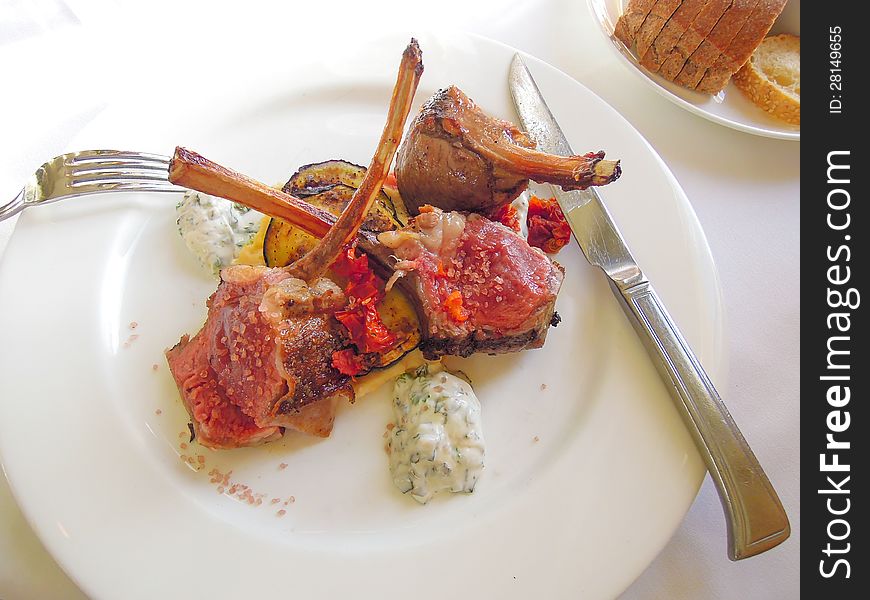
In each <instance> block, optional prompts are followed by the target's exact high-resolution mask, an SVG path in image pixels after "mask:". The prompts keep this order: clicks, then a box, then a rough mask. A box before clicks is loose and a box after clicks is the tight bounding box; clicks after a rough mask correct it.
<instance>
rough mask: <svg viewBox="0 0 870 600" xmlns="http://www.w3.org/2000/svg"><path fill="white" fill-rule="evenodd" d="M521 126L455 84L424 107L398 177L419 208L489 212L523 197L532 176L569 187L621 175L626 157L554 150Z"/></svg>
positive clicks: (410, 201) (413, 206)
mask: <svg viewBox="0 0 870 600" xmlns="http://www.w3.org/2000/svg"><path fill="white" fill-rule="evenodd" d="M534 148H535V143H534V141H533V140H532V139H531V138H529V136H528V135H526V134H525V133H523V132H522V131H520V130H519V129H517V127H516V126H514V125H513V124H511V123H509V122H507V121H501V120H499V119H494V118H492V117H490V116H489V115H487V114H486V113H484V112H483V111H482V110H481V109H480V108H479V107H478V106H477V105H476V104H475V103H474V102H473V101H472V100H471V99H470V98H469V97H468V96H466V95H465V94H464V93H463V92H462V90H460V89H459V88H457V87H456V86H451V87H449V88H446V89H443V90H440V91H438V92H436V93H435V95H434V96H432V97H431V98H430V99H429V100H428V101H427V102H426V104H425V105H424V106H423V108H422V110H421V111H420V114H419V115H418V116H417V118H416V119H415V120H414V122H413V123H412V125H411V129H410V131H409V132H408V135H407V137H406V138H405V141H404V142H403V143H402V147H401V148H400V149H399V154H398V156H397V157H396V179H397V182H398V186H399V193H400V194H401V196H402V199H403V200H404V202H405V205H406V206H407V207H408V209H409V210H410V211H411V212H412V214H413V213H416V212H418V211H419V209H420V207H421V206H424V205H427V204H428V205H432V206H437V207H438V208H441V209H444V210H448V211H452V210H459V211H471V212H480V213H488V212H490V211H491V210H492V209H495V208H497V207H499V206H502V205H504V204H507V203H509V202H511V201H512V200H514V199H515V198H516V197H517V196H519V195H520V194H521V193H522V192H523V191H524V190H525V189H526V188H527V187H528V183H529V179H533V180H534V181H537V182H540V183H552V184H555V185H559V186H561V187H562V188H563V189H565V190H574V189H585V188H587V187H589V186H593V185H595V186H600V185H605V184H608V183H610V182H611V181H614V180H616V179H617V178H618V177H619V175H620V168H619V161H612V160H604V152H600V151H599V152H590V153H588V154H585V155H583V156H554V155H550V154H545V153H543V152H539V151H537V150H535V149H534Z"/></svg>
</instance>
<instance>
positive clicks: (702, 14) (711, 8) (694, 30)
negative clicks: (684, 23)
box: [659, 0, 731, 81]
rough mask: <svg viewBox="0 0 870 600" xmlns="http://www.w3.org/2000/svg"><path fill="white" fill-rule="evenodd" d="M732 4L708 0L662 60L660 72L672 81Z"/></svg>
mask: <svg viewBox="0 0 870 600" xmlns="http://www.w3.org/2000/svg"><path fill="white" fill-rule="evenodd" d="M730 6H731V0H708V2H707V4H705V5H704V8H702V9H701V10H700V11H699V12H698V16H696V17H695V19H694V20H693V21H692V24H691V25H689V27H688V28H687V29H686V31H684V32H683V35H681V36H680V39H679V40H677V43H676V44H675V45H674V49H673V50H672V51H671V52H670V53H669V54H668V56H667V58H666V59H665V60H664V61H663V62H662V66H661V68H660V69H659V73H661V75H662V76H663V77H664V78H665V79H669V80H671V81H673V80H674V78H675V77H676V76H677V75H678V74H679V73H680V70H682V68H683V65H684V64H686V59H688V58H689V55H690V54H692V52H694V51H695V50H696V49H697V48H698V46H700V45H701V42H703V41H704V38H706V37H707V36H708V35H709V34H710V31H711V30H712V29H713V27H715V25H716V23H718V22H719V18H720V17H721V16H722V15H723V14H725V11H726V10H728V8H729V7H730Z"/></svg>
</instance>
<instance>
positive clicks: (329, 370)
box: [166, 265, 353, 448]
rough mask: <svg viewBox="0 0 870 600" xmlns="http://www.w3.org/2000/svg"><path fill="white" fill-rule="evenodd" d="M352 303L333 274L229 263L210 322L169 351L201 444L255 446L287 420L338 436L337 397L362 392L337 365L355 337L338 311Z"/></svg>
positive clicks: (212, 301) (210, 302)
mask: <svg viewBox="0 0 870 600" xmlns="http://www.w3.org/2000/svg"><path fill="white" fill-rule="evenodd" d="M344 302H345V298H344V295H343V294H342V292H341V290H340V289H339V288H338V287H337V286H336V285H335V284H334V283H332V282H331V281H329V280H326V279H321V280H318V281H315V282H314V283H313V284H312V285H311V286H309V285H308V284H306V283H305V282H304V281H301V280H299V279H295V278H292V277H291V276H290V274H289V273H287V272H286V271H285V270H283V269H269V268H266V267H250V266H244V265H239V266H233V267H229V268H226V269H224V270H223V271H222V272H221V283H220V284H219V285H218V288H217V291H215V293H214V294H213V295H212V296H211V298H209V300H208V307H209V311H208V318H207V320H206V323H205V325H204V326H203V328H202V330H201V331H200V332H199V333H197V334H196V335H195V336H194V337H193V338H188V337H187V336H185V337H183V338H182V339H181V341H180V342H179V343H178V344H177V345H176V346H175V347H174V348H171V349H170V350H169V351H167V353H166V355H167V359H168V361H169V368H170V370H171V371H172V375H173V377H174V378H175V381H176V383H177V384H178V387H179V391H180V392H181V397H182V399H183V400H184V403H185V407H186V408H187V410H188V412H189V413H190V415H191V418H192V420H193V424H194V430H195V431H196V435H197V438H198V439H199V441H200V443H201V444H203V445H204V446H208V447H211V448H232V447H236V446H248V445H254V444H257V443H261V442H267V441H271V440H273V439H275V438H277V437H280V436H281V431H280V429H279V428H280V427H287V428H290V429H295V430H298V431H304V432H306V433H310V434H313V435H317V436H321V437H325V436H328V435H329V433H330V431H331V430H332V422H333V419H334V405H335V402H336V401H337V400H338V399H342V398H346V399H353V389H352V388H351V385H350V380H349V378H348V377H346V376H345V375H342V374H341V373H339V372H338V371H337V370H336V369H335V368H333V367H332V364H331V360H332V352H333V351H335V350H337V349H339V348H341V347H343V346H344V345H345V344H346V341H345V339H344V336H343V333H342V331H341V330H340V329H339V327H338V324H337V323H335V322H334V319H331V313H332V311H334V310H335V309H337V308H341V307H342V306H344Z"/></svg>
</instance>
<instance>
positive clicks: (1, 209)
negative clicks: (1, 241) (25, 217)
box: [0, 188, 24, 221]
mask: <svg viewBox="0 0 870 600" xmlns="http://www.w3.org/2000/svg"><path fill="white" fill-rule="evenodd" d="M22 210H24V188H21V191H20V192H18V195H17V196H15V197H14V198H13V199H12V200H11V201H9V202H7V203H6V204H4V205H2V206H0V221H4V220H6V219H8V218H9V217H11V216H13V215H17V214H18V213H20V212H21V211H22Z"/></svg>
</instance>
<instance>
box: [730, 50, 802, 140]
mask: <svg viewBox="0 0 870 600" xmlns="http://www.w3.org/2000/svg"><path fill="white" fill-rule="evenodd" d="M733 81H734V85H736V86H737V87H738V88H739V89H740V90H741V91H742V92H743V93H745V94H746V95H747V96H749V98H750V99H751V100H752V101H753V102H754V103H755V104H757V105H758V106H760V107H761V108H763V109H764V110H765V111H767V112H768V113H770V114H771V115H773V116H775V117H777V118H778V119H782V120H783V121H787V122H788V123H794V124H796V125H800V122H801V39H800V38H799V37H798V36H796V35H791V34H780V35H774V36H770V37H768V38H765V40H764V41H763V42H761V45H760V46H759V47H758V48H757V49H756V50H755V52H754V53H753V54H752V56H751V57H750V59H749V60H748V61H747V62H746V64H745V65H743V67H742V68H741V69H740V70H739V71H737V73H736V74H735V75H734V77H733Z"/></svg>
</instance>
